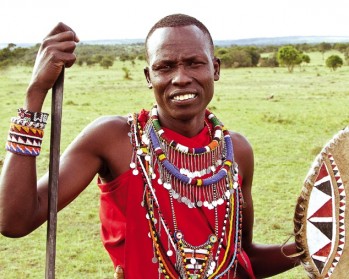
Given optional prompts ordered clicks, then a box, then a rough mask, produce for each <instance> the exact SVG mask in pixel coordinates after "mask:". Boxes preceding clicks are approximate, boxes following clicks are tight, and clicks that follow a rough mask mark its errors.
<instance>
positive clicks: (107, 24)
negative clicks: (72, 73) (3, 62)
mask: <svg viewBox="0 0 349 279" xmlns="http://www.w3.org/2000/svg"><path fill="white" fill-rule="evenodd" d="M348 8H349V1H348V0H331V1H328V0H327V1H326V0H323V1H321V0H292V1H283V0H98V1H96V0H93V1H90V0H80V1H77V0H75V1H74V0H59V1H51V0H2V3H1V5H0V44H4V43H15V44H18V43H39V42H41V41H42V39H43V38H44V37H45V36H46V35H47V34H48V33H49V31H50V30H51V29H52V28H53V27H54V26H55V25H56V24H57V23H58V22H59V21H62V22H64V23H66V24H68V25H69V26H70V27H71V28H73V29H74V30H75V32H76V33H77V35H78V37H79V38H80V40H81V41H88V40H107V39H144V38H145V37H146V34H147V32H148V30H149V29H150V28H151V27H152V25H153V24H154V23H155V22H156V21H157V20H159V19H160V18H162V17H164V16H166V15H168V14H172V13H185V14H189V15H192V16H194V17H196V18H197V19H199V20H200V21H202V22H203V23H204V24H205V25H206V26H207V27H208V29H209V30H210V32H211V35H212V37H213V39H214V40H235V39H246V38H261V37H284V36H349V28H348V15H347V11H348Z"/></svg>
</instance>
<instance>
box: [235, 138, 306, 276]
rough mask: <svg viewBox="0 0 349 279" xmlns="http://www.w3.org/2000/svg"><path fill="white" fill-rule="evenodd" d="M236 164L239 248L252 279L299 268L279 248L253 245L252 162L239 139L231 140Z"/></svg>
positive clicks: (249, 150) (289, 251) (289, 248)
mask: <svg viewBox="0 0 349 279" xmlns="http://www.w3.org/2000/svg"><path fill="white" fill-rule="evenodd" d="M233 140H234V145H235V148H234V150H235V152H236V155H235V156H236V160H237V162H238V164H239V171H240V174H241V175H242V177H243V181H242V193H243V198H244V205H243V227H242V246H243V249H244V250H245V251H246V253H247V254H248V256H249V258H250V260H251V263H252V268H253V271H254V273H255V275H256V278H265V277H269V276H273V275H276V274H279V273H282V272H284V271H287V270H289V269H291V268H293V267H295V266H296V265H298V264H299V261H298V260H297V259H291V258H289V257H286V256H285V255H284V254H283V252H282V250H281V247H282V245H281V244H280V245H258V244H255V243H253V222H254V209H253V199H252V194H251V188H252V180H253V172H254V158H253V151H252V148H251V146H250V144H249V143H248V142H247V140H246V139H245V138H244V137H242V136H241V135H238V134H234V136H233ZM283 251H284V253H285V254H287V255H290V254H293V253H296V252H297V251H296V247H295V244H294V243H292V244H289V245H286V246H285V247H284V248H283Z"/></svg>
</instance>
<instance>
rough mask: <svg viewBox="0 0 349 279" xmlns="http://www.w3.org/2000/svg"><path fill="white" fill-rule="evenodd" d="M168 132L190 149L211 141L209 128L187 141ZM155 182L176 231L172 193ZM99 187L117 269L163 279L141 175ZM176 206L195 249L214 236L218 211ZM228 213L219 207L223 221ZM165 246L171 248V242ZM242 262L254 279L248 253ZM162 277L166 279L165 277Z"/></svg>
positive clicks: (135, 277)
mask: <svg viewBox="0 0 349 279" xmlns="http://www.w3.org/2000/svg"><path fill="white" fill-rule="evenodd" d="M166 133H167V135H169V136H170V137H171V138H174V139H175V140H176V141H177V142H179V143H181V144H184V145H186V146H189V147H199V146H205V145H207V144H208V143H209V141H210V136H209V131H208V129H207V127H205V128H204V129H203V130H202V131H201V132H200V133H199V134H198V135H196V136H195V137H193V138H186V137H184V136H182V135H179V134H177V133H175V132H173V131H170V130H168V129H166ZM152 182H153V187H154V188H155V190H156V195H157V199H158V200H159V203H160V207H161V211H162V214H163V216H164V219H165V220H166V223H167V224H168V226H169V227H170V229H171V231H173V224H172V213H171V208H170V202H169V194H168V190H166V189H164V188H163V187H162V186H161V185H158V184H157V179H154V180H152ZM98 185H99V187H100V190H101V196H100V202H101V204H100V219H101V237H102V241H103V244H104V246H105V248H106V250H107V251H108V253H109V255H110V257H111V259H112V261H113V264H114V266H115V267H116V266H117V265H121V266H122V267H123V269H124V274H125V279H155V278H159V271H158V269H159V264H158V263H155V264H154V263H153V262H152V259H153V258H154V250H153V243H152V240H151V238H149V224H148V220H147V219H146V213H147V211H146V209H145V208H144V207H142V206H141V202H142V201H143V195H144V181H143V178H142V176H141V174H140V173H139V174H138V175H133V174H132V170H131V169H130V170H129V171H127V172H125V173H123V174H122V175H120V176H119V177H117V178H116V179H115V180H113V181H111V182H109V183H106V184H102V183H100V181H98ZM174 207H175V212H176V216H177V217H176V218H177V223H178V228H179V229H180V230H181V232H182V233H183V235H184V237H185V239H186V241H187V242H189V243H191V244H192V245H194V246H196V245H200V244H202V243H204V242H206V241H207V239H208V236H209V235H210V234H213V233H214V221H215V220H214V210H209V209H207V208H206V207H201V208H195V209H190V208H188V207H187V206H186V205H185V204H183V203H178V202H177V201H174ZM224 214H225V206H224V205H221V206H218V216H220V217H219V218H220V219H219V220H222V219H223V217H222V216H224ZM163 235H165V231H163ZM164 245H165V246H167V245H168V244H167V242H166V243H165V244H164ZM169 245H170V244H169ZM172 250H173V249H172ZM169 258H170V260H171V262H172V263H175V262H176V253H173V255H172V256H171V257H169ZM238 261H239V264H240V265H241V266H243V267H244V269H245V270H247V273H250V277H246V278H254V276H253V271H252V267H251V264H250V261H249V259H248V256H247V255H246V253H245V252H243V251H242V252H241V253H240V254H239V255H238ZM229 274H230V277H229V278H234V277H233V275H234V271H230V273H229ZM161 276H162V277H161V278H164V277H163V275H161ZM222 278H228V277H227V276H224V277H222Z"/></svg>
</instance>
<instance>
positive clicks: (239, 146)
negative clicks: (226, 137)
mask: <svg viewBox="0 0 349 279" xmlns="http://www.w3.org/2000/svg"><path fill="white" fill-rule="evenodd" d="M229 132H230V136H231V138H232V141H233V145H234V153H235V156H238V157H240V156H246V155H249V156H253V150H252V146H251V144H250V142H249V141H248V140H247V138H246V137H245V136H243V135H242V134H240V133H237V132H232V131H229Z"/></svg>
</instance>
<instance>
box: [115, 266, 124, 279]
mask: <svg viewBox="0 0 349 279" xmlns="http://www.w3.org/2000/svg"><path fill="white" fill-rule="evenodd" d="M114 278H115V279H124V271H123V270H122V267H121V266H120V265H118V266H117V267H116V269H115V273H114Z"/></svg>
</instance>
